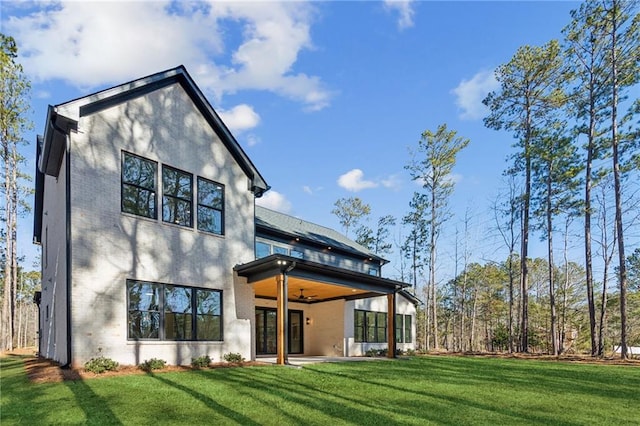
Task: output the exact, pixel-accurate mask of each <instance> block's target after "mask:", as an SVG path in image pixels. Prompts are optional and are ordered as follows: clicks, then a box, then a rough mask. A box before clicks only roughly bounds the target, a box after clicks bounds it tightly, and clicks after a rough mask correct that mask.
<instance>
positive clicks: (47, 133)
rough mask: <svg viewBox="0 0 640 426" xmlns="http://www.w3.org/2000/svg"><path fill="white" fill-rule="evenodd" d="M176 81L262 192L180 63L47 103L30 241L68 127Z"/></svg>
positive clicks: (261, 182) (264, 187) (262, 184)
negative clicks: (120, 82)
mask: <svg viewBox="0 0 640 426" xmlns="http://www.w3.org/2000/svg"><path fill="white" fill-rule="evenodd" d="M176 83H178V84H180V86H181V87H182V88H183V89H184V91H185V92H186V93H187V95H188V96H189V97H190V98H191V100H192V101H193V103H194V105H195V106H196V108H197V109H198V111H200V113H201V114H202V116H203V117H204V118H205V120H207V122H208V123H209V125H210V126H211V128H212V129H213V130H214V131H215V133H216V134H217V135H218V137H219V138H220V140H221V141H222V143H223V144H224V146H225V147H226V149H227V150H228V151H229V153H230V154H231V155H232V156H233V158H234V159H235V160H236V162H237V163H238V165H239V166H240V168H241V169H242V171H243V172H244V173H245V175H246V176H247V177H248V178H249V182H250V187H249V190H250V191H251V192H253V193H254V195H255V196H256V197H261V196H262V194H264V193H265V192H266V191H268V190H269V189H270V187H269V185H268V184H267V182H266V181H265V179H264V178H263V177H262V175H261V174H260V172H259V171H258V169H257V168H256V166H254V164H253V163H252V162H251V160H250V159H249V157H248V156H247V154H246V153H245V152H244V150H243V149H242V147H240V144H239V143H238V141H237V140H236V139H235V138H234V137H233V135H232V134H231V132H230V131H229V129H228V128H227V126H226V125H225V124H224V122H223V121H222V120H221V119H220V116H219V115H218V114H217V113H216V111H215V110H214V109H213V107H212V106H211V104H210V103H209V101H208V100H207V98H206V97H205V96H204V94H203V93H202V91H201V90H200V88H198V86H197V85H196V83H195V82H194V81H193V79H192V78H191V76H190V75H189V73H188V72H187V70H186V68H185V67H184V66H183V65H180V66H178V67H176V68H171V69H169V70H166V71H162V72H159V73H156V74H152V75H149V76H147V77H143V78H139V79H137V80H133V81H130V82H128V83H124V84H120V85H118V86H114V87H112V88H110V89H106V90H102V91H99V92H96V93H93V94H91V95H87V96H83V97H80V98H77V99H73V100H71V101H68V102H64V103H61V104H58V105H56V106H51V105H49V108H48V110H47V119H46V121H45V130H44V136H38V138H37V139H38V140H37V143H36V159H37V164H36V188H35V189H36V191H35V206H34V210H35V215H34V227H33V234H34V235H33V240H34V242H36V243H40V241H41V237H42V207H43V202H44V200H43V197H44V194H43V191H44V185H43V182H44V175H50V176H55V177H57V176H58V175H59V173H60V165H61V164H62V159H63V157H64V155H65V153H66V151H67V136H68V135H69V134H70V132H71V131H73V130H76V129H77V126H78V121H79V120H80V117H83V116H85V115H89V114H92V113H95V112H98V111H101V110H103V109H106V108H109V107H111V106H114V105H118V104H120V103H123V102H126V101H128V100H131V99H133V98H137V97H139V96H144V95H145V94H148V93H151V92H154V91H156V90H158V89H161V88H163V87H167V86H170V85H172V84H176Z"/></svg>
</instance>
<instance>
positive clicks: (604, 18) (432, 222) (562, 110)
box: [333, 0, 640, 358]
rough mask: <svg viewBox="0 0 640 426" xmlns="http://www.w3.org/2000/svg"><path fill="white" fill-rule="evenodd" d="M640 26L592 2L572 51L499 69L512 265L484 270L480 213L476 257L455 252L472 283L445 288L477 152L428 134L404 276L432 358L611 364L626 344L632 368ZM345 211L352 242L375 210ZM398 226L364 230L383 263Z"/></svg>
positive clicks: (504, 214) (550, 46)
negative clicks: (441, 257) (534, 251)
mask: <svg viewBox="0 0 640 426" xmlns="http://www.w3.org/2000/svg"><path fill="white" fill-rule="evenodd" d="M639 24H640V14H638V2H637V1H622V0H593V1H587V2H585V3H583V4H581V5H580V7H579V8H578V9H575V10H573V11H572V12H571V16H570V22H569V23H568V24H567V26H566V27H565V28H564V29H563V30H562V34H563V39H562V40H551V41H549V42H548V43H545V44H544V45H542V46H522V47H520V48H519V49H517V51H516V52H515V53H514V55H513V57H512V58H511V59H510V60H509V61H508V62H507V63H505V64H502V65H500V66H499V67H498V68H497V69H496V70H495V73H494V75H495V79H496V80H497V82H498V89H496V90H494V91H492V92H490V93H489V94H488V95H487V96H486V98H485V99H484V100H483V103H484V105H486V107H487V108H488V111H489V113H488V115H487V116H486V117H485V119H484V124H485V126H486V127H488V128H491V129H495V130H497V131H502V132H508V133H509V134H511V135H513V137H514V140H515V143H514V145H513V148H514V152H513V154H512V156H511V157H510V158H509V159H508V163H507V167H506V168H505V170H504V171H503V175H504V178H505V182H506V185H505V190H504V191H503V193H502V194H500V196H499V197H498V199H497V200H496V201H495V203H494V205H493V206H492V210H493V212H494V218H495V230H496V232H497V233H498V234H499V235H500V237H501V240H502V242H503V243H504V246H505V248H506V249H507V251H508V253H509V255H508V257H507V259H506V260H505V259H494V260H492V261H491V262H488V263H486V264H484V265H480V264H477V263H470V262H469V260H470V259H471V258H472V257H473V253H470V252H469V249H468V247H467V245H466V242H467V241H468V235H467V232H468V229H467V226H468V223H469V217H468V214H467V215H466V216H465V219H464V225H465V235H463V236H462V237H461V238H460V240H462V247H459V245H460V241H459V240H458V236H457V234H456V244H455V245H456V247H455V248H454V250H453V251H454V252H455V253H456V255H455V257H456V259H455V260H456V262H455V263H456V269H457V268H458V264H459V263H460V262H459V261H462V271H461V272H460V273H458V272H457V271H456V272H455V278H454V279H452V280H451V281H449V282H447V283H444V284H443V283H441V282H440V280H439V279H438V277H437V276H436V271H437V270H438V268H437V266H438V263H437V262H438V257H437V253H438V251H439V250H438V249H439V248H440V243H438V237H439V236H440V235H441V234H442V231H443V227H444V224H445V223H446V222H447V221H449V220H450V219H451V218H452V217H454V216H455V215H454V214H453V213H452V212H451V211H450V209H449V207H448V200H449V198H450V196H451V194H452V191H453V189H454V182H453V180H452V179H451V172H452V169H453V167H454V166H455V162H456V156H457V154H458V153H459V152H460V151H461V150H463V149H464V148H465V147H466V146H467V145H468V143H469V140H467V139H465V138H462V137H460V136H458V135H457V133H456V132H455V131H454V130H449V129H447V125H446V124H442V125H440V126H438V128H437V129H436V130H435V131H433V132H432V131H429V130H426V131H424V132H423V133H422V135H421V139H420V140H419V142H418V145H417V147H416V148H415V149H414V150H412V151H411V152H410V160H409V161H408V163H407V165H406V169H407V170H408V172H409V175H410V176H411V179H412V180H414V181H417V182H419V183H420V184H421V186H422V190H421V191H417V192H415V193H414V194H413V197H412V199H411V200H410V201H409V210H408V213H407V214H406V215H405V216H403V217H402V218H401V220H400V225H401V226H402V227H403V229H404V232H405V233H406V236H405V237H404V239H403V241H401V242H400V244H398V247H397V249H398V250H397V251H398V253H399V255H400V256H399V257H400V259H401V261H400V271H399V275H400V276H399V277H398V278H400V279H401V280H403V281H406V282H409V283H411V284H412V286H413V291H414V292H415V293H416V294H419V295H420V296H422V298H423V301H424V305H423V306H422V307H421V310H420V318H419V321H420V327H419V337H420V344H421V345H422V347H423V348H425V349H439V348H440V347H441V346H444V347H445V348H446V349H449V350H479V349H482V350H495V349H501V350H508V351H510V352H529V351H530V350H536V351H544V352H548V353H551V354H554V355H558V354H560V353H562V352H566V351H567V350H576V348H578V349H579V350H581V351H582V350H587V351H588V352H590V353H591V355H593V356H603V355H604V352H605V347H606V345H607V344H609V345H611V344H615V345H619V346H620V354H621V357H622V358H626V357H628V346H629V344H630V343H631V344H632V345H640V330H639V329H638V327H639V324H637V322H638V321H637V320H638V318H639V317H640V311H638V309H639V304H640V300H638V297H639V296H638V290H639V289H638V274H639V273H640V272H639V270H638V267H639V266H640V265H638V257H640V252H639V251H638V250H639V249H636V250H635V251H634V252H633V253H631V254H628V253H627V250H628V248H627V247H628V244H629V240H630V238H637V236H638V235H637V231H636V234H633V231H630V230H632V229H637V216H638V213H637V212H638V210H639V209H638V202H639V201H638V197H637V191H638V186H637V181H634V178H636V179H637V177H638V171H639V170H640V152H639V150H638V143H639V140H640V128H639V126H638V123H639V121H638V113H639V112H640V100H639V99H637V98H635V99H634V98H632V97H629V95H630V94H632V93H633V89H637V87H638V82H639V79H640V65H639V58H640V28H639V27H638V25H639ZM333 213H334V214H336V215H337V216H338V218H339V219H340V221H341V224H342V225H343V227H345V231H348V229H349V227H352V226H354V225H357V224H358V222H359V221H360V220H361V219H363V218H366V217H367V216H368V215H369V214H370V207H369V206H368V205H367V204H366V203H364V202H363V201H362V200H360V199H359V198H357V197H351V198H346V199H341V200H338V201H337V202H336V204H335V209H334V210H333ZM384 217H385V218H386V219H385V221H384V222H379V223H378V229H377V230H375V231H374V230H372V229H370V228H367V227H366V226H362V225H361V226H360V228H357V229H358V231H357V232H356V241H357V242H359V243H361V244H363V245H364V246H366V247H368V248H369V249H371V250H373V251H375V252H378V253H379V254H385V253H388V250H389V248H390V247H391V246H389V245H388V243H387V245H386V246H385V247H387V249H386V250H387V251H386V252H385V251H379V247H380V243H379V241H377V239H379V238H380V236H383V237H385V236H388V235H389V232H390V231H389V229H390V227H391V226H393V225H394V224H395V219H394V218H392V217H388V216H384ZM345 218H348V224H347V223H346V222H345ZM576 228H579V229H581V231H580V232H579V233H578V235H577V236H576V235H574V232H575V229H576ZM532 235H538V236H540V238H541V240H542V241H544V242H545V243H546V252H547V255H546V258H545V259H531V258H530V256H529V246H530V238H531V236H532ZM629 235H631V236H629ZM576 238H578V239H580V240H582V246H583V251H584V259H582V260H581V261H580V262H575V260H570V259H569V258H568V251H569V250H568V246H569V245H570V244H571V243H573V242H574V241H575V240H576ZM558 239H559V240H560V241H557V240H558ZM374 241H375V242H376V244H373V242H374ZM558 246H562V247H563V249H562V250H560V251H559V252H557V247H558ZM460 251H461V254H460V256H459V255H458V253H459V252H460ZM595 256H597V257H598V258H597V260H598V263H599V264H601V265H602V275H601V276H600V277H595V273H594V257H595ZM559 258H561V259H562V260H559ZM543 271H544V273H543ZM534 280H535V281H534ZM612 280H615V283H616V285H615V288H612V286H610V285H609V284H610V282H611V281H612ZM532 297H533V299H532ZM613 309H616V310H617V312H616V313H614V312H613ZM630 313H631V314H632V315H631V316H629V314H630ZM630 318H631V321H630ZM614 324H615V330H613V329H612V328H611V327H612V325H614ZM584 336H588V338H587V339H586V340H585V339H583V338H584Z"/></svg>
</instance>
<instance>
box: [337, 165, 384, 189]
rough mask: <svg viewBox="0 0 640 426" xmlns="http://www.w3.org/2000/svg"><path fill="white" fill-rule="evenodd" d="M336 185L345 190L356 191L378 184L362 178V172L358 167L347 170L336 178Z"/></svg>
mask: <svg viewBox="0 0 640 426" xmlns="http://www.w3.org/2000/svg"><path fill="white" fill-rule="evenodd" d="M338 185H339V186H341V187H342V188H344V189H346V190H347V191H351V192H358V191H361V190H363V189H367V188H376V187H377V186H378V184H377V183H376V182H373V181H371V180H366V179H364V173H363V172H362V170H360V169H353V170H349V171H348V172H347V173H345V174H343V175H341V176H340V177H339V178H338Z"/></svg>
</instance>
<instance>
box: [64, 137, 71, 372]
mask: <svg viewBox="0 0 640 426" xmlns="http://www.w3.org/2000/svg"><path fill="white" fill-rule="evenodd" d="M65 138H66V145H67V146H66V150H65V151H66V152H65V179H66V182H65V198H66V201H65V205H66V228H67V229H66V234H67V243H66V254H67V363H66V364H65V365H64V366H63V367H64V368H71V365H72V364H71V354H72V348H71V329H72V327H71V163H70V160H71V152H70V151H71V141H70V138H69V134H68V133H67V134H66V135H65Z"/></svg>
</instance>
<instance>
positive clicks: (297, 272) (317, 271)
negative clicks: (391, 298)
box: [233, 254, 410, 294]
mask: <svg viewBox="0 0 640 426" xmlns="http://www.w3.org/2000/svg"><path fill="white" fill-rule="evenodd" d="M293 264H295V266H294V268H293V269H292V270H291V271H289V272H288V273H287V274H288V275H289V276H291V277H298V278H305V279H312V280H319V281H320V280H322V277H327V278H330V279H331V280H330V282H332V283H335V284H338V285H345V286H349V287H357V288H365V287H366V288H371V289H375V290H377V291H379V292H381V293H387V294H388V293H392V292H394V291H399V290H401V289H403V288H405V287H408V286H410V284H407V283H403V282H400V281H394V280H390V279H387V278H382V277H377V276H374V275H369V274H364V273H362V272H356V271H350V270H348V269H344V268H337V267H335V266H330V265H323V264H321V263H317V262H312V261H310V260H304V259H298V258H295V257H291V256H286V255H282V254H272V255H270V256H267V257H263V258H261V259H258V260H254V261H252V262H248V263H245V264H242V265H236V266H234V268H233V270H234V271H236V273H237V274H238V275H239V276H241V277H246V278H247V279H248V281H249V282H256V281H260V280H262V279H265V278H269V277H272V276H275V275H278V274H281V273H283V268H285V267H287V266H291V265H293Z"/></svg>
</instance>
